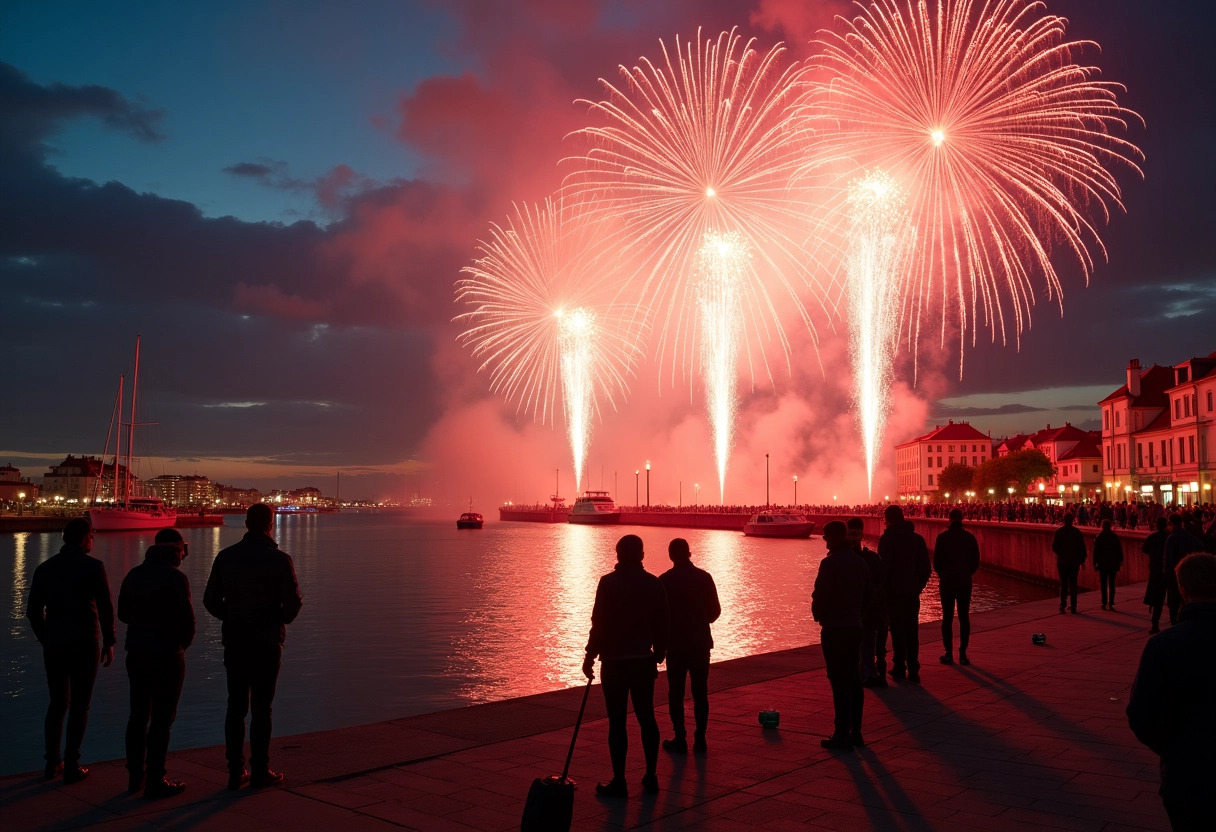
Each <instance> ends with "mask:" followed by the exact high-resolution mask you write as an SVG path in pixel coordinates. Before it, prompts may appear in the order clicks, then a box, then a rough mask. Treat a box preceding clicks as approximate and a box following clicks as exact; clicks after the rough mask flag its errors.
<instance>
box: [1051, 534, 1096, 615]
mask: <svg viewBox="0 0 1216 832" xmlns="http://www.w3.org/2000/svg"><path fill="white" fill-rule="evenodd" d="M1108 519H1109V518H1108ZM1072 522H1073V517H1072V512H1071V511H1070V512H1068V513H1066V514H1065V515H1064V525H1063V526H1060V528H1058V529H1056V533H1055V535H1054V536H1053V537H1052V539H1051V551H1053V552H1055V555H1056V574H1058V575H1059V576H1060V612H1064V604H1065V602H1069V601H1071V603H1070V609H1071V610H1072V612H1073V614H1074V615H1075V614H1076V612H1077V576H1078V574H1079V573H1080V571H1081V567H1082V565H1084V563H1085V558H1086V557H1087V556H1088V553H1087V552H1086V550H1085V535H1083V534H1081V530H1080V529H1078V528H1077V527H1076V526H1074V525H1073V524H1072Z"/></svg>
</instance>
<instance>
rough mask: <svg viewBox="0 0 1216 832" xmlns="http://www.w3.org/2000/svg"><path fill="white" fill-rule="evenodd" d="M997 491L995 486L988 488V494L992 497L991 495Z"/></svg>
mask: <svg viewBox="0 0 1216 832" xmlns="http://www.w3.org/2000/svg"><path fill="white" fill-rule="evenodd" d="M995 493H996V489H993V488H989V489H988V496H989V497H991V496H992V495H993V494H995Z"/></svg>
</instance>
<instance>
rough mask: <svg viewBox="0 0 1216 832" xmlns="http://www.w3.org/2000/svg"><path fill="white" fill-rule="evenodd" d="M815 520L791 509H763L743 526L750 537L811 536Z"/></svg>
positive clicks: (744, 531)
mask: <svg viewBox="0 0 1216 832" xmlns="http://www.w3.org/2000/svg"><path fill="white" fill-rule="evenodd" d="M813 531H815V521H814V520H808V519H807V516H806V515H805V514H796V513H794V512H790V511H762V512H760V513H759V514H753V515H752V516H751V519H749V520H748V521H747V523H746V524H744V526H743V533H744V534H745V535H747V536H748V537H810V536H811V532H813Z"/></svg>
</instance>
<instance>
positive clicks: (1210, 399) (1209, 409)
mask: <svg viewBox="0 0 1216 832" xmlns="http://www.w3.org/2000/svg"><path fill="white" fill-rule="evenodd" d="M1211 412H1212V391H1211V390H1209V391H1208V413H1211Z"/></svg>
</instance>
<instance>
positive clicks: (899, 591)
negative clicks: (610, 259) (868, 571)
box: [878, 520, 933, 602]
mask: <svg viewBox="0 0 1216 832" xmlns="http://www.w3.org/2000/svg"><path fill="white" fill-rule="evenodd" d="M878 556H879V557H880V558H882V561H883V563H885V564H886V566H887V586H886V590H887V601H888V602H890V601H893V600H895V599H897V598H908V597H911V596H914V595H920V593H921V592H922V591H923V590H924V588H925V584H927V583H929V576H930V575H931V574H932V573H933V564H932V562H931V561H930V559H929V547H928V545H926V544H925V539H924V538H923V537H921V536H920V535H919V534H917V533H916V531H915V529H913V528H912V524H911V523H910V522H908V521H907V520H905V521H903V522H902V523H900V524H899V525H896V526H892V527H890V528H888V529H887V530H886V531H884V532H883V533H882V537H880V538H878Z"/></svg>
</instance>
